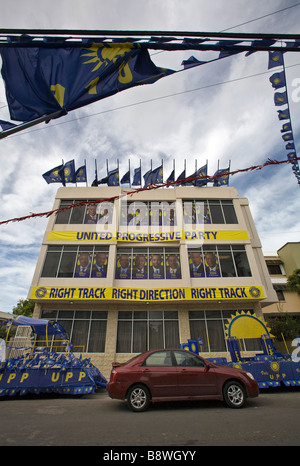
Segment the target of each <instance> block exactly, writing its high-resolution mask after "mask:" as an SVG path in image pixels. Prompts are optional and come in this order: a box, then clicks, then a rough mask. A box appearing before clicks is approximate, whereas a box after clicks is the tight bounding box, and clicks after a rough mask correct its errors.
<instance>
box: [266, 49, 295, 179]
mask: <svg viewBox="0 0 300 466" xmlns="http://www.w3.org/2000/svg"><path fill="white" fill-rule="evenodd" d="M279 66H280V67H281V68H282V69H281V70H280V71H276V73H274V74H272V76H270V78H269V79H270V82H271V84H272V87H273V88H274V90H275V91H274V104H275V106H276V107H284V108H283V109H282V110H281V109H280V110H277V113H278V119H279V120H280V121H282V128H281V130H280V131H281V133H282V139H283V141H284V142H285V143H286V145H285V148H286V150H287V158H288V160H289V161H290V162H291V165H292V170H293V172H294V175H295V177H296V179H297V181H298V184H299V185H300V170H299V163H298V160H297V159H296V157H297V153H296V148H295V141H294V134H293V128H292V121H291V116H290V108H289V100H288V92H287V83H286V75H285V67H284V58H283V52H280V51H278V52H269V63H268V69H272V68H275V67H279Z"/></svg>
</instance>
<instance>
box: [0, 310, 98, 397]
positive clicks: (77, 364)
mask: <svg viewBox="0 0 300 466" xmlns="http://www.w3.org/2000/svg"><path fill="white" fill-rule="evenodd" d="M7 315H8V316H9V317H8V318H6V319H4V320H3V321H1V322H0V325H6V327H7V328H8V331H9V330H10V328H11V326H12V325H17V326H28V327H31V336H30V340H29V343H30V345H29V346H25V347H24V346H17V345H18V340H13V342H12V344H13V346H9V345H10V341H8V337H6V342H5V346H6V349H9V348H10V349H14V350H20V354H19V355H17V356H16V357H12V358H8V359H5V358H3V359H4V360H2V362H1V364H0V396H7V395H9V396H14V395H17V394H19V395H26V394H28V393H34V394H40V393H59V394H66V395H84V394H89V393H94V392H95V390H96V388H97V387H103V388H105V387H106V383H107V380H106V379H105V377H103V375H102V374H101V372H100V371H99V369H98V368H96V367H95V366H94V365H93V364H92V363H91V360H90V359H87V358H83V357H82V354H81V355H80V357H76V356H75V355H74V353H73V352H72V345H71V343H70V341H69V339H68V337H67V334H66V331H65V329H64V328H63V327H62V326H61V325H60V324H58V323H57V322H50V321H48V320H46V319H33V318H30V317H24V316H14V315H10V314H7ZM37 336H38V337H39V336H43V337H44V338H45V341H46V345H45V346H36V337H37ZM52 336H53V337H56V338H57V337H58V338H60V341H61V343H62V345H63V346H64V351H65V352H51V351H50V350H49V348H48V338H49V337H52ZM26 343H27V344H28V340H27V341H26ZM55 343H56V340H55ZM55 343H54V345H55Z"/></svg>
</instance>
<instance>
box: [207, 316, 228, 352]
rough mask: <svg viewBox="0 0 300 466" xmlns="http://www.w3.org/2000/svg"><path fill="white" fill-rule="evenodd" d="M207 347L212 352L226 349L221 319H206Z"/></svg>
mask: <svg viewBox="0 0 300 466" xmlns="http://www.w3.org/2000/svg"><path fill="white" fill-rule="evenodd" d="M207 330H208V335H209V347H210V348H209V349H210V351H212V352H221V351H226V346H225V339H224V331H223V325H222V321H221V320H208V321H207Z"/></svg>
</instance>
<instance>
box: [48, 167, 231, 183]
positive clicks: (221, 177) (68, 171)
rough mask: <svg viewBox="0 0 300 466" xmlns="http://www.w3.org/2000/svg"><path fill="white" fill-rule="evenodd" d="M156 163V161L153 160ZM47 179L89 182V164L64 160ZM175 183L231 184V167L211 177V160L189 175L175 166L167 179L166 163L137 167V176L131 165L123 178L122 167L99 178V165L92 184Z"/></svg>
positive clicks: (54, 181) (62, 181) (61, 181)
mask: <svg viewBox="0 0 300 466" xmlns="http://www.w3.org/2000/svg"><path fill="white" fill-rule="evenodd" d="M151 165H152V161H151ZM43 178H44V179H45V181H46V182H47V183H48V184H49V183H62V184H63V186H66V184H67V183H76V184H77V183H86V185H87V170H86V163H85V164H84V165H82V166H81V167H79V168H78V169H77V170H76V168H75V161H74V160H70V161H69V162H66V163H62V164H61V165H58V166H57V167H54V168H52V169H51V170H49V171H47V172H46V173H44V174H43ZM164 182H165V183H167V185H168V184H173V183H174V184H175V185H177V186H196V187H201V186H207V184H208V183H209V182H210V183H213V186H228V184H229V167H228V168H226V169H219V168H218V170H217V171H216V172H215V174H214V176H213V177H209V176H208V174H207V163H206V164H205V165H203V166H202V167H201V168H197V169H195V171H194V173H193V174H192V175H188V176H187V175H186V168H184V170H183V171H182V172H181V173H180V175H179V176H178V177H175V168H173V170H172V171H171V173H170V175H169V176H168V177H167V178H166V179H165V181H164V173H163V164H161V165H160V166H158V167H156V168H154V169H152V168H151V169H150V170H148V171H147V172H146V173H144V174H143V175H142V167H141V164H140V166H139V167H137V168H134V170H133V176H132V177H131V173H130V168H129V170H128V171H126V172H125V173H124V175H123V176H121V177H120V170H119V166H118V167H117V168H115V169H113V170H107V175H106V176H104V177H103V178H101V179H98V173H97V167H95V179H94V181H93V182H92V186H94V187H97V186H99V185H102V184H103V185H107V186H120V185H124V184H126V185H128V184H129V185H130V187H131V186H140V187H142V186H143V187H144V188H147V187H148V186H151V185H160V184H163V183H164Z"/></svg>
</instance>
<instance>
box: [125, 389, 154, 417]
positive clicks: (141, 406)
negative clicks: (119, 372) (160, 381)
mask: <svg viewBox="0 0 300 466" xmlns="http://www.w3.org/2000/svg"><path fill="white" fill-rule="evenodd" d="M149 403H150V393H149V390H148V389H147V387H145V386H144V385H134V386H133V387H131V388H130V389H129V392H128V395H127V404H128V406H129V407H130V408H131V409H132V411H146V409H147V408H148V406H149Z"/></svg>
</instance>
